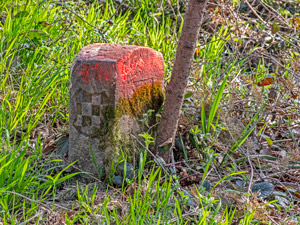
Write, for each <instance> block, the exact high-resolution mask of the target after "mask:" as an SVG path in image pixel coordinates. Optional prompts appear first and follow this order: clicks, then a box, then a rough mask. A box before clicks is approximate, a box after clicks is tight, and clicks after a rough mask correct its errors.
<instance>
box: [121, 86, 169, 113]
mask: <svg viewBox="0 0 300 225" xmlns="http://www.w3.org/2000/svg"><path fill="white" fill-rule="evenodd" d="M163 100H164V95H163V91H162V85H161V83H160V82H155V83H153V84H145V85H143V86H142V87H140V88H138V89H137V90H136V91H135V92H134V94H133V96H132V97H131V98H121V99H120V100H119V102H118V105H117V107H116V112H117V114H118V115H131V116H134V117H141V115H142V114H143V113H146V112H147V111H148V110H149V109H154V110H155V111H158V109H159V108H160V107H161V105H162V103H163Z"/></svg>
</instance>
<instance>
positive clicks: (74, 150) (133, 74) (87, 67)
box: [69, 44, 164, 176]
mask: <svg viewBox="0 0 300 225" xmlns="http://www.w3.org/2000/svg"><path fill="white" fill-rule="evenodd" d="M163 75H164V63H163V57H162V55H161V54H160V53H158V52H156V51H155V50H153V49H150V48H146V47H140V46H130V45H115V44H93V45H89V46H86V47H84V48H83V49H82V50H81V51H80V52H79V53H78V54H77V56H76V58H75V61H74V63H73V66H72V71H71V88H70V113H69V117H70V136H69V142H70V145H69V159H70V161H72V162H73V161H76V160H78V163H77V164H76V165H78V166H79V167H80V168H81V169H83V170H84V171H88V172H92V173H94V174H99V173H100V172H101V171H102V174H103V175H106V176H107V175H109V172H110V168H111V165H112V162H115V161H116V160H117V159H118V156H119V154H120V151H121V149H122V151H123V152H124V153H125V154H126V155H127V157H128V159H129V160H130V159H132V156H133V148H132V144H133V143H132V139H131V138H130V135H129V134H130V133H133V134H137V133H140V132H143V131H141V126H140V123H139V120H140V119H141V116H142V114H143V113H145V112H147V111H148V110H149V109H154V110H158V109H159V107H160V106H161V104H162V102H163V92H162V85H163ZM92 154H93V155H94V157H92ZM93 158H95V160H96V165H95V163H94V160H93Z"/></svg>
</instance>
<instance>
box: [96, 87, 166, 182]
mask: <svg viewBox="0 0 300 225" xmlns="http://www.w3.org/2000/svg"><path fill="white" fill-rule="evenodd" d="M163 99H164V96H163V91H162V85H161V83H159V82H156V83H153V84H146V85H143V86H142V87H141V88H139V89H137V90H136V91H135V93H134V94H133V96H132V97H131V98H121V99H119V101H118V103H117V105H116V107H115V108H114V106H106V107H105V109H104V110H103V118H102V119H101V125H100V127H101V129H100V130H99V133H98V135H99V140H100V146H99V147H100V149H104V150H105V153H104V154H105V162H104V165H107V166H106V168H104V170H105V175H106V176H108V175H109V172H110V166H111V165H112V162H114V163H115V161H116V160H117V159H118V157H119V155H120V151H121V150H122V152H123V153H124V154H125V155H126V157H127V160H128V162H130V161H132V160H133V151H132V149H133V143H132V140H131V138H130V135H128V134H124V133H123V134H121V132H120V129H122V127H121V122H120V121H121V119H123V118H124V116H129V117H131V119H132V120H135V121H138V119H139V118H141V117H142V114H143V113H146V112H147V111H148V110H149V109H153V110H155V111H156V112H157V111H158V110H159V108H160V107H161V105H162V103H163ZM150 123H151V121H150Z"/></svg>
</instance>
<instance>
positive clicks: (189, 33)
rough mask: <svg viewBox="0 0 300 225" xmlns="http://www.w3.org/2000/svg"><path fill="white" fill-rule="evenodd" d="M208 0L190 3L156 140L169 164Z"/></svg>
mask: <svg viewBox="0 0 300 225" xmlns="http://www.w3.org/2000/svg"><path fill="white" fill-rule="evenodd" d="M206 1H207V0H190V1H189V5H188V8H187V11H186V14H185V20H184V22H183V26H182V31H181V35H180V38H179V44H178V48H177V52H176V57H175V63H174V68H173V71H172V76H171V81H170V83H169V84H168V86H167V90H166V100H165V104H164V109H163V112H162V117H161V122H160V127H159V130H158V135H157V138H156V143H155V146H156V151H157V153H158V155H159V156H161V157H162V158H163V159H164V160H165V162H166V163H169V162H170V159H171V151H172V148H173V146H174V141H175V134H176V130H177V125H178V120H179V116H180V112H181V107H182V103H183V100H184V95H185V91H186V86H187V82H188V79H189V75H190V69H191V65H192V60H193V57H194V52H195V47H196V43H197V39H198V35H199V32H200V27H201V24H202V14H203V10H204V8H205V6H206Z"/></svg>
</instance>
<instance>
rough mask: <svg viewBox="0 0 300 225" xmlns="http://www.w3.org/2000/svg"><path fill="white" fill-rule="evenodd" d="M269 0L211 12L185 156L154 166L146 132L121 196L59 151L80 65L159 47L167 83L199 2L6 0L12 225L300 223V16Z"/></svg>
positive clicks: (2, 179)
mask: <svg viewBox="0 0 300 225" xmlns="http://www.w3.org/2000/svg"><path fill="white" fill-rule="evenodd" d="M259 2H260V3H257V5H255V4H256V3H253V4H252V3H251V4H252V5H251V4H250V3H247V1H228V2H226V1H220V2H219V1H218V2H214V1H212V2H211V3H210V4H209V5H208V8H207V12H206V13H207V16H208V17H207V18H204V21H203V26H202V31H201V35H200V37H199V42H198V43H197V49H196V51H195V57H194V62H193V67H192V72H191V77H190V80H189V86H188V91H187V93H186V96H185V102H184V107H183V110H182V116H181V120H180V123H179V128H178V131H177V136H176V137H177V139H176V144H175V149H174V156H173V162H172V163H171V164H164V163H163V162H162V161H161V159H159V158H156V157H153V156H152V159H153V161H147V159H148V158H149V157H147V155H148V156H149V154H150V155H151V152H150V151H149V145H151V143H152V142H153V140H152V137H151V136H150V135H149V134H148V133H144V134H142V135H141V136H142V137H143V138H144V139H145V144H143V143H139V141H138V139H136V141H137V143H136V149H137V157H136V158H137V160H136V163H137V165H136V168H137V169H136V171H135V178H136V179H132V180H130V179H126V176H125V177H123V180H122V181H123V182H122V185H121V187H120V188H114V187H112V185H113V182H112V181H113V177H111V179H110V182H109V183H110V185H107V184H106V183H105V182H104V183H103V181H100V180H99V179H98V178H95V177H93V176H92V175H90V174H86V173H84V171H78V170H76V172H74V170H73V172H70V171H71V168H72V167H74V166H73V165H68V163H67V162H66V159H65V157H64V156H65V155H63V156H62V155H59V154H58V151H57V146H61V145H60V144H59V143H60V142H59V140H62V139H60V136H64V135H65V134H67V133H68V118H69V115H68V102H69V93H68V91H69V86H70V68H71V64H72V62H73V60H74V58H75V56H76V54H77V53H78V52H79V50H80V49H81V48H82V47H83V46H86V45H89V44H93V43H99V42H100V43H118V44H132V45H133V44H134V45H141V46H148V47H151V48H153V49H155V50H157V51H159V52H161V53H162V54H163V56H164V60H165V81H166V83H167V82H168V80H169V77H170V74H171V71H172V66H173V59H174V57H175V53H176V46H177V44H178V39H179V36H180V31H181V26H182V22H183V18H184V11H185V7H186V1H183V0H180V1H177V0H153V1H151V0H141V1H135V0H127V1H113V0H107V1H78V2H75V1H74V2H73V1H45V0H43V1H41V0H39V1H38V0H36V1H34V0H26V1H24V0H8V1H6V2H0V9H1V11H0V13H1V14H0V39H1V42H0V77H1V78H0V103H1V110H0V137H1V142H0V147H1V151H0V224H1V223H3V224H233V223H234V224H276V223H277V224H279V223H283V224H284V223H286V224H297V223H298V224H299V220H300V219H299V218H300V216H299V201H300V199H299V190H298V189H297V185H296V184H297V182H298V183H299V181H300V177H299V167H300V166H299V162H298V161H299V159H300V156H299V139H300V130H299V100H298V99H299V97H298V92H299V86H298V83H299V80H298V79H299V74H300V73H299V64H300V63H299V53H298V51H297V50H299V36H297V35H299V27H300V25H299V24H300V22H299V21H300V19H299V13H300V11H299V7H298V6H297V4H294V2H292V3H289V4H288V3H282V4H281V3H278V5H276V4H277V3H272V2H269V1H259ZM296 2H297V1H295V3H296ZM272 4H275V5H272ZM249 5H250V6H251V7H250V6H249ZM267 10H269V11H268V12H269V14H268V13H266V11H267ZM274 10H275V12H276V13H277V14H278V18H279V19H278V18H277V17H276V18H277V19H274V17H272V15H273V14H272V13H274ZM293 10H294V11H293ZM297 10H298V11H299V12H298V11H297ZM271 12H272V13H271ZM283 24H284V25H283ZM249 36H250V38H248V37H249ZM258 40H260V42H259V41H258ZM264 82H270V84H269V85H265V84H264ZM274 93H275V94H274ZM146 116H147V115H146ZM158 116H159V115H158ZM144 122H145V123H146V122H147V118H145V120H144ZM62 138H63V137H62ZM133 138H134V137H133ZM287 140H288V141H287ZM63 146H64V147H62V148H66V147H65V145H64V144H63ZM122 161H123V162H126V156H124V157H123V158H120V161H119V163H121V162H122ZM125 165H126V163H125ZM116 166H118V165H116ZM73 169H74V168H73ZM275 172H277V173H275ZM112 176H113V175H112ZM82 177H84V179H83V178H82ZM86 177H89V178H90V179H89V180H88V181H87V179H86ZM91 180H92V181H91ZM83 181H84V182H83ZM262 181H263V183H265V185H266V186H268V185H269V184H270V185H272V186H271V187H273V190H272V191H270V190H269V189H268V190H264V189H262V188H260V189H259V188H258V192H256V193H255V191H254V189H255V184H257V183H259V182H262ZM87 183H88V184H87ZM266 183H267V184H268V185H267V184H266ZM271 183H272V184H271ZM270 185H269V186H268V187H270ZM256 187H257V186H256ZM266 189H267V188H266ZM266 191H267V192H268V193H269V192H270V193H271V194H272V195H271V194H270V195H268V198H264V197H261V196H260V194H266ZM260 192H261V193H260ZM275 192H276V193H275ZM70 193H71V194H70ZM69 194H70V195H69ZM67 196H69V197H67ZM272 196H273V197H272Z"/></svg>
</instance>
